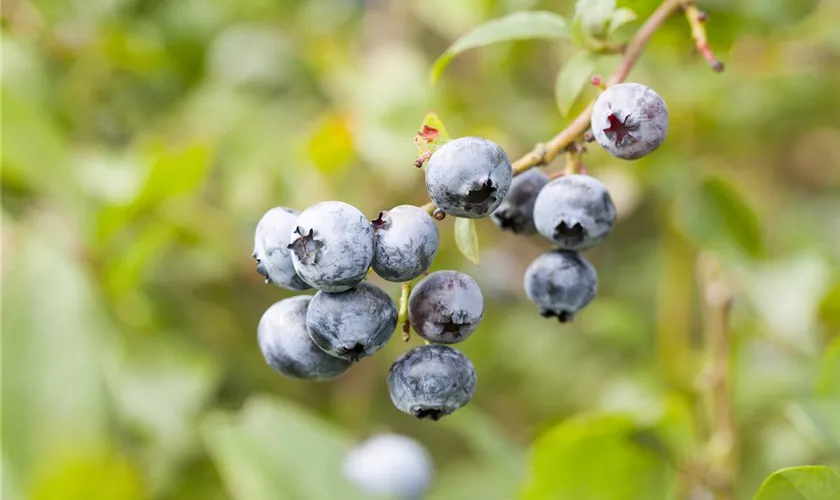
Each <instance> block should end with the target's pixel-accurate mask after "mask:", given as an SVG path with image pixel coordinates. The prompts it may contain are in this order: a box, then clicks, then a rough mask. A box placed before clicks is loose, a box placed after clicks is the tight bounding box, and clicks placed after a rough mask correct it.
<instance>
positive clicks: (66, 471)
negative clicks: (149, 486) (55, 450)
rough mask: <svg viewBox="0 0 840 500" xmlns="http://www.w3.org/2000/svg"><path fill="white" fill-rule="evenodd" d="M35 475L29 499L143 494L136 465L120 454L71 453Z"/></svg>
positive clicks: (125, 499) (131, 499)
mask: <svg viewBox="0 0 840 500" xmlns="http://www.w3.org/2000/svg"><path fill="white" fill-rule="evenodd" d="M51 469H52V470H50V472H49V473H47V474H45V475H43V476H40V477H38V478H37V479H36V480H35V482H34V484H33V486H32V495H31V496H30V497H29V498H30V499H31V500H78V499H82V498H83V499H85V500H114V499H120V500H142V499H144V498H147V495H146V493H145V492H144V490H143V483H142V477H141V475H140V472H139V471H138V470H137V468H136V467H135V466H134V465H133V464H132V463H131V462H129V461H128V460H127V459H125V458H123V457H119V456H117V455H115V454H103V455H98V456H92V457H86V456H83V457H73V458H71V459H68V460H64V461H62V462H61V463H60V464H58V465H57V466H55V467H52V468H51Z"/></svg>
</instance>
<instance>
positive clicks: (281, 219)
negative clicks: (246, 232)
mask: <svg viewBox="0 0 840 500" xmlns="http://www.w3.org/2000/svg"><path fill="white" fill-rule="evenodd" d="M299 215H300V212H298V211H297V210H293V209H291V208H286V207H275V208H272V209H271V210H269V211H268V212H266V213H265V215H263V216H262V219H260V221H259V222H258V223H257V230H256V231H255V232H254V254H253V257H254V259H256V261H257V272H258V273H260V274H261V275H262V276H263V277H264V278H265V282H266V283H271V284H273V285H277V286H279V287H281V288H285V289H287V290H292V291H294V292H300V291H303V290H308V289H309V288H311V287H310V286H309V285H308V284H307V283H306V282H305V281H303V280H302V279H300V276H298V275H297V273H296V272H295V266H294V264H292V255H291V254H290V253H289V249H288V248H286V246H287V243H288V239H289V233H290V232H292V231H293V230H294V228H295V222H296V221H297V219H298V216H299Z"/></svg>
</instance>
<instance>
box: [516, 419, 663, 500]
mask: <svg viewBox="0 0 840 500" xmlns="http://www.w3.org/2000/svg"><path fill="white" fill-rule="evenodd" d="M646 432H647V431H645V430H643V429H642V428H640V427H638V426H637V425H636V424H635V423H634V422H633V420H632V419H630V418H627V417H625V416H620V415H596V416H580V417H575V418H572V419H569V420H566V421H564V422H562V423H560V424H559V425H557V426H556V427H554V428H553V429H550V430H549V431H547V432H545V433H544V434H543V435H542V436H541V437H539V438H538V439H537V440H536V441H535V442H534V446H533V449H532V458H531V461H532V464H531V477H530V479H529V480H528V484H527V486H526V490H525V495H524V498H526V499H534V500H537V499H543V498H599V499H604V500H632V499H638V498H645V499H651V500H654V499H657V498H663V499H664V498H668V490H669V488H670V486H669V483H670V481H671V480H672V478H671V476H672V475H673V470H672V469H670V468H669V466H668V465H667V464H666V463H665V462H664V461H663V460H662V459H661V458H660V457H659V456H657V454H656V453H654V452H652V451H651V450H650V449H649V448H648V447H647V446H645V445H643V444H642V443H643V441H642V440H640V439H639V438H640V437H641V436H645V435H646V434H645V433H646Z"/></svg>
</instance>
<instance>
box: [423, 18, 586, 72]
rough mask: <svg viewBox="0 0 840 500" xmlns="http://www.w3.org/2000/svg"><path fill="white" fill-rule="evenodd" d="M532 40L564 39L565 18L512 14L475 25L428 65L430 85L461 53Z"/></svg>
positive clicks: (565, 32) (566, 35) (566, 33)
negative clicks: (486, 46) (500, 43)
mask: <svg viewBox="0 0 840 500" xmlns="http://www.w3.org/2000/svg"><path fill="white" fill-rule="evenodd" d="M534 38H539V39H546V40H556V39H564V38H565V39H568V38H569V30H568V26H567V23H566V19H564V18H563V17H561V16H558V15H557V14H554V13H552V12H545V11H528V12H515V13H513V14H510V15H508V16H505V17H502V18H499V19H494V20H492V21H488V22H486V23H484V24H482V25H480V26H477V27H475V28H473V29H472V30H471V31H470V32H469V33H467V34H466V35H464V36H462V37H461V38H459V39H458V40H456V41H455V43H453V44H452V45H451V46H450V47H449V48H448V49H446V51H445V52H444V53H443V54H442V55H441V56H440V57H438V59H437V61H435V63H434V64H433V65H432V70H431V81H432V84H434V83H435V82H437V81H438V79H439V78H440V75H441V73H443V70H444V69H445V68H446V66H447V65H448V64H449V63H450V62H451V61H452V59H454V58H455V56H456V55H458V54H460V53H461V52H464V51H466V50H469V49H474V48H477V47H483V46H485V45H490V44H491V43H498V42H509V41H512V40H527V39H534Z"/></svg>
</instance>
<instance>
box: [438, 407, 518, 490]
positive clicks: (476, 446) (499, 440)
mask: <svg viewBox="0 0 840 500" xmlns="http://www.w3.org/2000/svg"><path fill="white" fill-rule="evenodd" d="M441 424H442V425H443V426H444V427H448V428H450V429H452V430H453V431H455V432H457V433H458V434H460V435H461V436H463V437H464V439H466V440H467V442H468V443H469V445H470V448H471V449H472V451H473V455H475V456H476V459H477V460H478V461H480V462H482V463H483V464H484V465H485V467H488V468H492V469H493V470H495V471H496V474H494V475H500V476H502V477H501V478H500V479H504V480H510V481H513V482H514V484H518V482H519V480H520V479H521V478H520V475H521V472H522V469H523V467H522V458H523V457H524V455H525V450H522V449H520V447H519V446H518V445H517V444H516V443H514V442H512V441H511V440H510V439H509V438H508V437H507V436H505V433H504V431H503V430H502V429H500V428H499V427H498V426H497V425H496V423H495V422H493V420H491V419H490V418H489V417H487V415H484V414H483V413H481V412H480V411H479V410H476V409H475V408H472V407H465V408H463V409H462V410H459V411H458V418H453V419H446V420H443V421H442V422H441ZM514 493H515V491H511V492H510V495H511V496H513V495H514Z"/></svg>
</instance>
